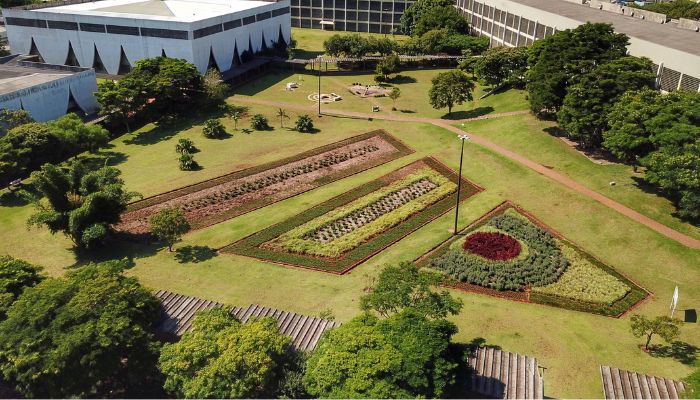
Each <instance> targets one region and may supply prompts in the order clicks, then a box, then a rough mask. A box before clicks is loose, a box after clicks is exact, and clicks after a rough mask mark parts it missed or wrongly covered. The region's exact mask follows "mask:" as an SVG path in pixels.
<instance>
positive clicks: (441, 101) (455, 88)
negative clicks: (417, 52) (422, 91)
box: [428, 69, 475, 115]
mask: <svg viewBox="0 0 700 400" xmlns="http://www.w3.org/2000/svg"><path fill="white" fill-rule="evenodd" d="M432 84H433V85H432V86H431V87H430V91H429V92H428V97H429V100H430V105H432V106H433V108H435V109H440V108H445V107H447V114H448V115H450V114H452V107H454V106H455V104H462V103H464V102H465V101H471V100H472V99H473V95H472V92H473V91H474V87H475V85H474V80H472V78H470V77H469V76H468V75H467V74H465V73H464V72H462V71H460V70H458V69H453V70H450V71H447V72H441V73H439V74H437V75H436V76H435V77H434V78H433V79H432Z"/></svg>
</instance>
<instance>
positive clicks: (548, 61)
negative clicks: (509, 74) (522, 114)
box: [527, 23, 629, 118]
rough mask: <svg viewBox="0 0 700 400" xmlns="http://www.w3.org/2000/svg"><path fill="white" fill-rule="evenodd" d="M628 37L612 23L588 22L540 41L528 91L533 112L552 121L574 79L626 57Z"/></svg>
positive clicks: (534, 48)
mask: <svg viewBox="0 0 700 400" xmlns="http://www.w3.org/2000/svg"><path fill="white" fill-rule="evenodd" d="M628 44H629V38H628V37H627V36H626V35H625V34H621V33H615V32H614V30H613V27H612V25H610V24H592V23H585V24H583V25H580V26H578V27H576V28H574V29H566V30H563V31H560V32H557V33H555V34H553V35H550V36H547V37H546V38H544V39H541V40H538V41H536V42H534V43H533V44H532V46H530V51H529V57H528V65H529V66H530V69H529V71H528V73H527V90H528V96H529V100H530V109H531V110H532V112H533V113H534V114H535V115H536V116H538V117H540V118H551V117H553V116H554V115H556V113H557V112H558V111H559V110H560V109H561V107H562V105H563V104H564V97H565V96H566V90H567V88H568V86H569V84H570V83H572V82H574V81H575V79H574V78H575V77H576V76H577V75H580V74H585V73H586V72H588V71H589V70H590V69H592V68H594V67H595V66H596V65H600V64H603V63H606V62H608V61H611V60H615V59H618V58H620V57H623V56H624V55H625V54H626V52H627V45H628Z"/></svg>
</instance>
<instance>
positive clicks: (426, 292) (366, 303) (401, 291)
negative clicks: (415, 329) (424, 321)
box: [360, 262, 462, 319]
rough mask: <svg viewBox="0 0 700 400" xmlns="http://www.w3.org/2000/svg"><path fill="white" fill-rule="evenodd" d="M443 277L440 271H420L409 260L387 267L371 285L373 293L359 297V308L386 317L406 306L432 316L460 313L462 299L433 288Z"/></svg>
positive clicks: (435, 317)
mask: <svg viewBox="0 0 700 400" xmlns="http://www.w3.org/2000/svg"><path fill="white" fill-rule="evenodd" d="M442 280H443V277H442V276H441V275H440V274H436V273H434V272H430V271H426V270H421V269H420V268H418V267H417V266H416V265H415V264H413V263H410V262H402V263H400V264H399V265H398V266H391V265H390V266H386V267H384V268H383V269H382V271H381V272H380V273H379V276H378V277H377V280H376V282H374V284H373V285H372V287H371V288H369V289H370V292H369V293H368V294H366V295H364V296H362V297H361V298H360V307H361V308H362V310H363V311H366V312H370V311H375V312H377V313H378V314H379V315H381V316H383V317H385V318H386V317H389V316H391V315H394V314H398V313H400V312H401V311H403V310H405V309H407V308H412V309H414V310H415V311H417V312H418V313H420V314H421V315H423V316H424V317H426V318H433V319H437V318H446V317H447V316H448V315H457V314H458V313H459V311H460V310H461V309H462V301H461V300H460V299H457V298H454V297H452V295H451V294H450V293H449V292H448V291H446V290H443V291H440V292H436V291H434V289H435V288H436V287H437V286H438V285H439V284H440V283H441V282H442Z"/></svg>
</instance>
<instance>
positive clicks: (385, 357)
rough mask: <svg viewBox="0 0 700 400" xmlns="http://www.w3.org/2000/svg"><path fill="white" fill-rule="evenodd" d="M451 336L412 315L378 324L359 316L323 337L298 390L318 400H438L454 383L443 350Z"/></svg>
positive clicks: (444, 327)
mask: <svg viewBox="0 0 700 400" xmlns="http://www.w3.org/2000/svg"><path fill="white" fill-rule="evenodd" d="M456 331H457V329H456V327H455V326H454V324H452V323H451V322H448V321H446V320H444V319H438V320H429V319H426V318H425V317H424V316H423V315H421V314H420V313H418V312H416V311H415V310H412V309H406V310H404V311H402V312H400V313H399V314H396V315H393V316H391V317H389V318H387V319H384V320H379V319H377V318H376V317H374V316H372V315H369V314H364V315H361V316H359V317H356V318H354V319H352V320H351V321H349V322H347V323H345V324H343V325H342V326H340V327H339V328H336V329H333V330H331V331H328V332H327V333H326V334H325V336H324V337H323V338H322V339H321V341H320V342H319V345H318V347H317V349H316V351H314V353H313V354H312V355H311V357H310V358H309V361H308V363H307V366H306V374H305V375H304V384H305V385H306V388H307V390H308V392H309V393H310V394H311V395H313V396H317V397H322V398H413V397H426V398H432V397H440V396H441V395H442V394H443V393H445V391H446V390H447V389H448V388H449V387H450V386H451V385H452V384H453V383H454V381H455V369H456V364H455V363H453V362H451V361H450V360H449V359H448V346H449V343H450V338H451V336H452V335H454V334H455V333H456Z"/></svg>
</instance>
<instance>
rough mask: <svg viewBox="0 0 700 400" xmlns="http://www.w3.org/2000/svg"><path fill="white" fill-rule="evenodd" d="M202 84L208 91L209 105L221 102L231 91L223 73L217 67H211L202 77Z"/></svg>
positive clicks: (206, 91)
mask: <svg viewBox="0 0 700 400" xmlns="http://www.w3.org/2000/svg"><path fill="white" fill-rule="evenodd" d="M202 86H203V88H204V92H205V93H206V97H207V98H206V100H207V102H208V103H209V105H216V104H221V103H222V102H223V101H224V99H225V98H226V95H227V94H228V91H229V86H228V84H227V83H226V82H224V80H223V78H222V76H221V73H220V72H219V71H217V70H216V69H215V68H210V69H209V70H207V73H206V74H204V77H202Z"/></svg>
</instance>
